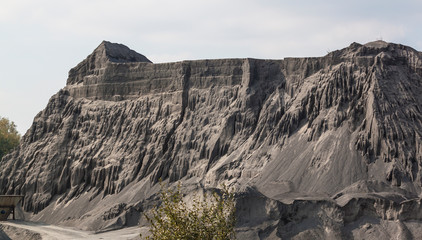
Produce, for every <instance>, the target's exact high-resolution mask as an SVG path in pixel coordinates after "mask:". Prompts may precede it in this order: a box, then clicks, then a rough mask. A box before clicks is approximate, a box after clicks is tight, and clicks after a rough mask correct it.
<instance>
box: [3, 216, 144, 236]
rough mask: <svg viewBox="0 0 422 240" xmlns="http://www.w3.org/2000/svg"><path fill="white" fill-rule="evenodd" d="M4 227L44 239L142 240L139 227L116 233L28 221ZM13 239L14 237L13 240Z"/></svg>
mask: <svg viewBox="0 0 422 240" xmlns="http://www.w3.org/2000/svg"><path fill="white" fill-rule="evenodd" d="M1 224H2V225H4V226H6V227H7V226H9V227H13V228H17V229H22V231H25V230H29V231H32V232H34V233H39V234H40V235H41V237H42V239H46V240H50V239H51V240H53V239H54V240H56V239H60V240H62V239H90V240H91V239H92V240H93V239H105V240H106V239H110V240H111V239H140V237H139V233H140V232H141V229H140V228H139V227H129V228H124V229H120V230H115V231H109V232H104V233H97V234H96V233H94V232H89V231H81V230H75V229H72V228H66V227H60V226H53V225H48V224H42V223H36V222H26V221H12V220H9V221H7V222H1ZM11 239H13V237H12V238H11Z"/></svg>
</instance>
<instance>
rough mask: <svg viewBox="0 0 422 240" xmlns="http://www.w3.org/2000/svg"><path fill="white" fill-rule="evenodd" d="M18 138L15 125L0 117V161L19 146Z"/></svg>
mask: <svg viewBox="0 0 422 240" xmlns="http://www.w3.org/2000/svg"><path fill="white" fill-rule="evenodd" d="M20 138H21V136H20V135H19V133H18V131H17V130H16V125H15V123H14V122H11V121H9V119H7V118H3V117H0V160H1V158H2V157H3V156H4V155H6V154H8V153H9V152H10V151H12V150H13V149H14V148H15V147H17V146H18V145H19V141H20Z"/></svg>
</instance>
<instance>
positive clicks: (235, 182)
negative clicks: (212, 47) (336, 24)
mask: <svg viewBox="0 0 422 240" xmlns="http://www.w3.org/2000/svg"><path fill="white" fill-rule="evenodd" d="M421 93H422V53H420V52H418V51H416V50H414V49H412V48H410V47H406V46H403V45H398V44H392V43H386V42H382V41H378V42H373V43H368V44H365V45H361V44H358V43H353V44H351V45H350V46H349V47H347V48H344V49H342V50H338V51H334V52H331V53H329V54H328V55H326V56H324V57H320V58H286V59H284V60H258V59H219V60H199V61H183V62H175V63H164V64H153V63H151V62H150V61H149V60H148V59H147V58H146V57H144V56H143V55H140V54H138V53H136V52H134V51H132V50H130V49H128V48H127V47H125V46H123V45H120V44H113V43H109V42H103V43H101V45H100V46H99V47H98V48H97V49H96V50H95V51H94V52H93V53H92V54H91V55H89V56H88V57H87V59H85V60H84V61H82V62H81V63H80V64H78V66H76V67H75V68H73V69H71V70H70V72H69V78H68V80H67V85H66V86H65V87H64V88H63V89H62V90H60V91H59V92H58V93H57V94H56V95H54V96H53V97H52V98H51V99H50V101H49V103H48V105H47V107H46V108H45V109H44V110H43V111H42V112H40V113H39V114H38V115H37V116H36V117H35V119H34V123H33V125H32V126H31V128H30V129H29V130H28V132H27V133H26V134H25V136H24V137H23V139H22V142H21V144H20V146H19V148H18V149H17V150H16V151H15V152H13V153H11V154H9V155H7V156H5V157H4V158H3V159H2V161H1V166H2V169H1V170H0V190H1V193H2V194H24V195H25V199H24V210H25V211H27V212H29V213H31V214H28V217H29V218H30V219H32V220H38V221H44V222H49V223H55V224H58V223H59V224H63V225H70V226H75V227H79V228H82V229H88V230H105V229H115V228H119V227H122V226H129V225H133V224H138V221H140V222H141V224H144V223H145V222H144V221H143V218H142V212H143V211H147V209H149V208H150V207H151V206H152V205H153V204H154V203H155V202H156V201H157V195H156V192H157V189H158V187H157V184H156V183H157V182H158V180H159V179H160V178H161V179H164V180H165V181H167V182H169V183H170V184H172V183H174V182H176V181H179V180H180V181H181V182H182V183H183V185H184V186H185V189H186V193H187V194H188V195H189V194H193V193H195V192H196V191H200V190H201V189H210V188H215V187H218V186H219V184H221V183H226V184H228V185H230V186H232V187H234V188H235V189H236V192H237V208H238V226H237V227H238V228H237V229H238V236H243V237H245V238H246V239H277V238H283V239H284V238H294V239H309V238H317V239H318V238H320V239H339V238H343V239H349V238H379V237H380V236H388V237H389V238H390V237H393V236H397V237H400V236H401V237H403V239H411V238H413V237H415V236H417V235H418V234H420V230H418V229H419V228H418V227H420V226H421V223H422V222H421V220H422V213H421V208H422V207H421V198H420V197H421V190H422V186H421V185H422V137H421V136H422V115H421V110H422V106H421V105H422V94H421ZM383 234H384V235H383Z"/></svg>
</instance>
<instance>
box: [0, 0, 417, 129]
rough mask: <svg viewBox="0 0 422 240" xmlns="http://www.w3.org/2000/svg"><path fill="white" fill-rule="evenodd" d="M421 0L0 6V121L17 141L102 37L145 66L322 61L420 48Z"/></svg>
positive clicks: (75, 0)
mask: <svg viewBox="0 0 422 240" xmlns="http://www.w3.org/2000/svg"><path fill="white" fill-rule="evenodd" d="M421 9H422V1H420V0H401V1H397V0H394V1H392V0H383V1H378V0H374V1H371V0H365V1H363V0H354V1H343V0H335V1H331V0H328V1H316V0H313V1H308V0H306V1H301V0H297V1H291V0H290V1H287V0H278V1H276V0H255V1H252V0H224V1H223V0H212V1H208V0H177V1H175V0H118V1H117V0H115V1H111V0H83V1H82V0H72V1H68V0H60V1H57V0H37V1H33V0H0V52H1V55H0V56H1V57H0V116H1V117H7V118H8V119H9V120H11V121H13V122H15V124H16V125H17V129H18V131H19V132H20V133H21V134H22V135H23V134H25V132H26V131H27V130H28V129H29V128H30V126H31V124H32V121H33V119H34V117H35V116H36V114H37V113H39V112H40V111H41V110H42V109H44V108H45V107H46V105H47V103H48V100H49V98H50V97H51V96H52V95H54V94H55V93H57V92H58V91H59V90H60V89H61V88H63V87H64V86H65V85H66V79H67V76H68V72H69V70H70V69H71V68H72V67H74V66H76V65H77V64H78V63H79V62H81V61H82V60H83V59H85V58H86V57H87V56H88V55H89V54H90V53H91V52H92V51H93V50H94V49H95V48H96V47H97V46H98V45H99V44H100V43H101V42H102V41H103V40H107V41H111V42H116V43H122V44H125V45H126V46H128V47H129V48H131V49H133V50H135V51H137V52H139V53H141V54H143V55H145V56H146V57H148V58H149V59H150V60H151V61H153V62H156V63H159V62H174V61H182V60H195V59H215V58H246V57H250V58H263V59H283V58H285V57H314V56H323V55H325V54H327V52H330V51H333V50H337V49H341V48H344V47H347V46H348V45H350V44H351V43H352V42H358V43H362V44H363V43H367V42H371V41H375V40H384V41H387V42H394V43H400V44H404V45H408V46H411V47H413V48H415V49H416V50H418V51H422V31H421V29H422V28H421V26H420V24H421V23H422V11H421Z"/></svg>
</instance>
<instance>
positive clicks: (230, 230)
mask: <svg viewBox="0 0 422 240" xmlns="http://www.w3.org/2000/svg"><path fill="white" fill-rule="evenodd" d="M180 188H181V187H180V184H179V185H178V187H177V189H176V190H175V191H173V190H171V189H169V188H165V187H164V186H163V184H161V191H160V196H161V205H160V206H159V207H155V208H154V209H153V210H152V212H151V215H150V216H148V215H145V216H146V218H147V220H148V222H149V223H150V224H151V226H150V230H149V231H150V233H151V235H150V236H148V237H147V238H146V239H154V240H170V239H186V240H188V239H189V240H190V239H192V240H197V239H202V240H208V239H215V240H220V239H221V240H222V239H235V232H234V226H235V224H236V219H235V201H234V194H233V193H232V192H230V191H229V190H228V189H227V187H226V186H223V190H222V194H221V195H219V194H217V193H216V192H214V193H213V194H211V196H209V195H207V194H206V193H203V197H202V199H200V198H198V197H195V198H194V199H193V202H192V206H188V204H187V203H186V202H185V201H183V199H182V194H181V192H180ZM141 237H142V236H141Z"/></svg>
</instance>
